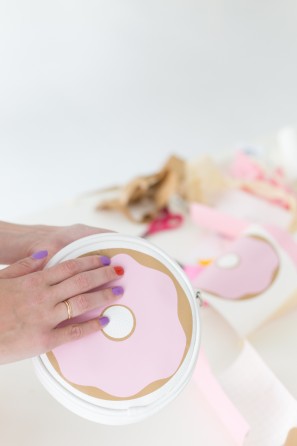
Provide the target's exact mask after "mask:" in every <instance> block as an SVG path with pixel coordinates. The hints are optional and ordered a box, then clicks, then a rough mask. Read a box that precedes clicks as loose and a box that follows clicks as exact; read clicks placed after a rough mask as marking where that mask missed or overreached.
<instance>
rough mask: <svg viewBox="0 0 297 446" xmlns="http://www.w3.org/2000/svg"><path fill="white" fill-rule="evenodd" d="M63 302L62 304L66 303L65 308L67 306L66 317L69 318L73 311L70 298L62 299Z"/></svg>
mask: <svg viewBox="0 0 297 446" xmlns="http://www.w3.org/2000/svg"><path fill="white" fill-rule="evenodd" d="M63 302H64V304H65V305H66V308H67V314H68V319H71V318H72V314H73V313H72V306H71V303H70V299H68V300H64V301H63Z"/></svg>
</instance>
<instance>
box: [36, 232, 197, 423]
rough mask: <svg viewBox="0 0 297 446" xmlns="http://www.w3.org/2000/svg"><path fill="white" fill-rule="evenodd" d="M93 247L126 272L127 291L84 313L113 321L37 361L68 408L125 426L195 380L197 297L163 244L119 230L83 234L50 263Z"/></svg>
mask: <svg viewBox="0 0 297 446" xmlns="http://www.w3.org/2000/svg"><path fill="white" fill-rule="evenodd" d="M94 252H95V253H98V254H99V255H107V256H109V257H110V258H111V264H114V265H120V266H123V267H124V269H125V274H124V276H123V277H122V278H120V279H119V280H117V281H116V282H115V283H116V284H117V285H122V286H123V288H124V290H125V293H124V296H123V297H122V298H120V299H118V300H117V301H116V302H115V303H114V304H113V305H109V306H108V305H107V306H106V307H103V308H100V309H97V310H95V312H94V311H93V312H92V314H90V315H88V314H87V315H85V316H84V317H85V320H86V319H88V318H90V317H97V316H100V315H108V317H109V318H110V323H109V324H108V325H107V326H106V327H105V329H104V331H103V332H101V331H100V330H99V331H98V333H95V334H94V335H90V336H88V337H85V338H83V339H81V340H78V341H74V342H71V343H68V344H65V345H63V346H61V347H58V348H56V349H54V350H53V351H52V352H48V353H46V354H43V355H41V356H39V357H36V358H34V359H33V361H34V365H35V369H36V372H37V375H38V377H39V379H40V381H41V383H42V384H43V385H44V387H45V388H46V389H47V390H48V392H49V393H50V394H51V395H52V396H53V397H54V398H56V399H57V400H58V401H59V402H60V403H61V404H63V405H64V406H65V407H67V408H68V409H69V410H71V411H73V412H75V413H76V414H78V415H80V416H82V417H84V418H87V419H89V420H92V421H95V422H99V423H103V424H110V425H124V424H128V423H133V422H136V421H139V420H142V419H144V418H146V417H148V416H149V415H151V414H153V413H155V412H157V411H158V410H159V409H161V408H162V407H164V406H165V405H166V404H167V403H169V402H170V401H171V400H173V399H174V398H175V397H176V396H177V395H178V394H179V393H180V392H181V390H182V389H183V388H184V386H185V385H186V383H187V382H188V381H189V379H190V377H191V374H192V372H193V370H194V367H195V364H196V360H197V356H198V350H199V343H200V322H199V316H198V310H197V303H196V296H195V293H194V291H193V289H192V287H191V284H190V282H189V280H188V278H187V277H186V275H185V273H184V272H183V270H182V269H181V268H180V267H179V265H178V264H177V263H176V262H174V261H173V260H172V259H170V258H169V257H168V256H167V255H166V254H165V253H164V252H162V251H161V250H160V249H159V248H157V247H156V246H154V245H153V244H151V243H149V242H148V241H146V240H143V239H141V238H137V237H131V236H127V235H121V234H117V233H104V234H98V235H92V236H89V237H84V238H82V239H79V240H77V241H75V242H73V243H71V244H70V245H68V246H66V247H65V248H63V249H62V250H61V251H59V252H58V253H57V254H56V255H55V256H54V257H53V258H52V259H51V260H50V261H49V263H48V264H47V267H51V266H53V265H56V264H58V263H60V262H63V261H65V260H68V259H74V258H77V257H79V256H82V255H88V254H94ZM89 313H90V312H89Z"/></svg>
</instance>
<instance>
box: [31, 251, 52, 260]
mask: <svg viewBox="0 0 297 446" xmlns="http://www.w3.org/2000/svg"><path fill="white" fill-rule="evenodd" d="M47 256H48V251H46V250H43V251H37V252H34V254H32V256H31V257H32V259H35V260H41V259H44V258H45V257H47Z"/></svg>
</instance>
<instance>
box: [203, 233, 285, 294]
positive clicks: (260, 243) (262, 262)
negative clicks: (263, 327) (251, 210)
mask: <svg viewBox="0 0 297 446" xmlns="http://www.w3.org/2000/svg"><path fill="white" fill-rule="evenodd" d="M228 254H235V255H236V256H237V257H238V260H239V262H238V264H237V265H236V266H234V267H231V268H223V267H220V266H219V265H218V263H219V261H220V259H223V257H225V256H226V255H228ZM278 267H279V258H278V255H277V253H276V252H275V250H274V249H273V247H272V246H271V245H270V243H269V242H266V241H265V240H262V239H258V238H253V237H241V238H239V239H238V240H236V241H235V242H234V243H233V244H232V246H230V247H229V249H228V251H227V252H225V253H224V254H222V255H221V256H220V257H219V258H218V259H217V260H216V262H214V263H213V264H212V265H210V266H208V267H207V268H205V270H204V271H203V272H202V273H201V274H200V275H199V276H198V277H197V279H196V280H195V286H197V287H199V288H201V289H202V290H205V291H207V292H209V293H213V294H215V295H217V296H220V297H224V298H226V299H240V298H243V297H246V296H248V295H257V294H260V293H262V292H264V291H265V290H266V289H267V288H268V287H269V286H270V284H271V282H272V280H273V277H274V275H275V273H276V271H277V269H278Z"/></svg>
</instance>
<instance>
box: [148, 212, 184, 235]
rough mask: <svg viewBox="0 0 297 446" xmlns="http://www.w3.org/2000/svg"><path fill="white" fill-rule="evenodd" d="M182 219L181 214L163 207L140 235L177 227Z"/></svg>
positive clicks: (181, 222)
mask: <svg viewBox="0 0 297 446" xmlns="http://www.w3.org/2000/svg"><path fill="white" fill-rule="evenodd" d="M183 221H184V217H183V216H182V215H181V214H173V213H171V212H170V211H169V209H168V208H167V207H165V208H163V209H162V210H161V211H160V213H159V215H158V216H157V217H156V218H155V219H154V220H153V221H152V222H151V223H150V224H149V225H148V227H147V229H146V231H145V232H144V233H143V234H142V237H144V238H146V237H149V236H150V235H153V234H157V233H158V232H162V231H168V230H171V229H177V228H179V227H180V226H181V225H182V224H183Z"/></svg>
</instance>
